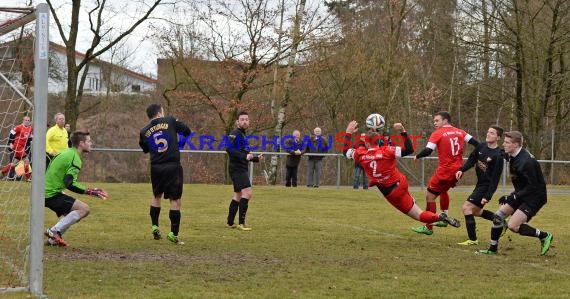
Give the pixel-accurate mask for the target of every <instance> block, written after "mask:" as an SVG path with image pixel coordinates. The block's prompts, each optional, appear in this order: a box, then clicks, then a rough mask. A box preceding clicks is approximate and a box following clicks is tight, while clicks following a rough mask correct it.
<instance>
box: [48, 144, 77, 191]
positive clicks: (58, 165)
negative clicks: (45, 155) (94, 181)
mask: <svg viewBox="0 0 570 299" xmlns="http://www.w3.org/2000/svg"><path fill="white" fill-rule="evenodd" d="M81 164H82V162H81V157H80V156H79V152H78V151H77V148H75V147H72V148H68V149H65V150H63V151H62V152H61V153H60V154H59V155H57V156H55V158H54V159H53V160H52V161H51V162H50V164H49V167H48V169H47V171H46V190H45V197H46V198H50V197H52V196H54V195H57V194H59V193H61V192H62V191H63V190H65V189H69V190H71V191H73V192H76V193H79V194H85V190H86V188H85V186H83V185H81V184H79V183H78V182H77V175H78V174H79V171H80V170H81Z"/></svg>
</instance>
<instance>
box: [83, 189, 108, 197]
mask: <svg viewBox="0 0 570 299" xmlns="http://www.w3.org/2000/svg"><path fill="white" fill-rule="evenodd" d="M85 194H87V195H90V196H94V197H99V198H101V199H107V198H108V197H109V195H108V194H107V192H105V190H103V189H100V188H87V190H85Z"/></svg>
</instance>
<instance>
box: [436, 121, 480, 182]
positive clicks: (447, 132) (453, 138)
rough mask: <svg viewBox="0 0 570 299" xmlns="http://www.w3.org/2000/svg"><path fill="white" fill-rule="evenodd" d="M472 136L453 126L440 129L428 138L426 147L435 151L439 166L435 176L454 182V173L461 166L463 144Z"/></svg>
mask: <svg viewBox="0 0 570 299" xmlns="http://www.w3.org/2000/svg"><path fill="white" fill-rule="evenodd" d="M471 138H473V136H471V135H469V134H467V133H466V132H465V131H463V130H461V129H458V128H456V127H454V126H450V125H445V126H443V127H440V128H439V129H437V130H436V131H435V132H433V133H432V134H431V136H430V137H429V141H428V145H427V147H429V148H431V149H432V150H435V149H437V156H438V158H439V164H438V166H437V170H436V171H435V175H437V177H438V178H440V179H443V180H454V179H455V172H457V171H458V170H459V169H460V168H461V166H463V149H464V148H465V142H468V141H469V140H471Z"/></svg>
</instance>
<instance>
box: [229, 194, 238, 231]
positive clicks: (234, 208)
mask: <svg viewBox="0 0 570 299" xmlns="http://www.w3.org/2000/svg"><path fill="white" fill-rule="evenodd" d="M238 208H239V202H237V201H235V200H233V199H232V200H231V201H230V207H229V212H228V225H234V221H235V219H236V214H237V212H238Z"/></svg>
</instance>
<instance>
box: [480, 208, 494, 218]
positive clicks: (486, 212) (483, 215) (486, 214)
mask: <svg viewBox="0 0 570 299" xmlns="http://www.w3.org/2000/svg"><path fill="white" fill-rule="evenodd" d="M493 217H495V213H493V212H491V211H489V210H483V212H482V213H481V218H483V219H487V220H489V221H493Z"/></svg>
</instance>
